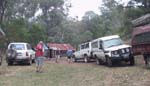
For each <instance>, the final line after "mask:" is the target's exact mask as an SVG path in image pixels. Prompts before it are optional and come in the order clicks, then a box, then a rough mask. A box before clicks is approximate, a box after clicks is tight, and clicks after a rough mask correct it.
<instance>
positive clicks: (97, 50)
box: [92, 35, 134, 66]
mask: <svg viewBox="0 0 150 86" xmlns="http://www.w3.org/2000/svg"><path fill="white" fill-rule="evenodd" d="M92 52H93V56H94V57H95V58H96V63H97V64H103V63H106V64H107V66H112V65H113V63H114V62H118V61H125V62H130V65H134V57H133V56H132V54H131V46H130V45H126V44H124V43H123V41H122V40H121V38H120V37H119V36H118V35H112V36H105V37H101V38H98V39H95V40H93V41H92Z"/></svg>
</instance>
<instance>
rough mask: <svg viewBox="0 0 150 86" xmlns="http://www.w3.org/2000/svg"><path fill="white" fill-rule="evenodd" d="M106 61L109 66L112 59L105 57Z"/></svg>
mask: <svg viewBox="0 0 150 86" xmlns="http://www.w3.org/2000/svg"><path fill="white" fill-rule="evenodd" d="M106 63H107V66H108V67H111V66H112V60H111V59H110V58H108V57H107V58H106Z"/></svg>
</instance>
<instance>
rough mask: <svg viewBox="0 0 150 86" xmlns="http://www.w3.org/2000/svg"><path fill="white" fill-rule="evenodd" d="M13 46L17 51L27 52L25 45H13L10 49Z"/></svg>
mask: <svg viewBox="0 0 150 86" xmlns="http://www.w3.org/2000/svg"><path fill="white" fill-rule="evenodd" d="M11 46H13V48H14V49H16V50H25V45H24V44H11V45H10V47H11Z"/></svg>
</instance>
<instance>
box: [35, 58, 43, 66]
mask: <svg viewBox="0 0 150 86" xmlns="http://www.w3.org/2000/svg"><path fill="white" fill-rule="evenodd" d="M43 62H44V57H36V59H35V63H36V65H38V66H42V65H43Z"/></svg>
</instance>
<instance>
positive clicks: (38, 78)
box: [0, 61, 150, 86]
mask: <svg viewBox="0 0 150 86" xmlns="http://www.w3.org/2000/svg"><path fill="white" fill-rule="evenodd" d="M0 86H150V70H148V69H145V68H143V67H142V66H134V67H128V66H126V67H112V68H109V67H106V66H98V65H95V63H88V64H85V63H73V64H72V63H71V64H69V63H66V62H60V63H58V64H57V63H55V62H53V61H49V62H46V63H45V65H44V72H43V73H36V72H35V64H33V65H32V66H9V67H8V66H7V65H5V64H4V65H2V66H1V67H0Z"/></svg>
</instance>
